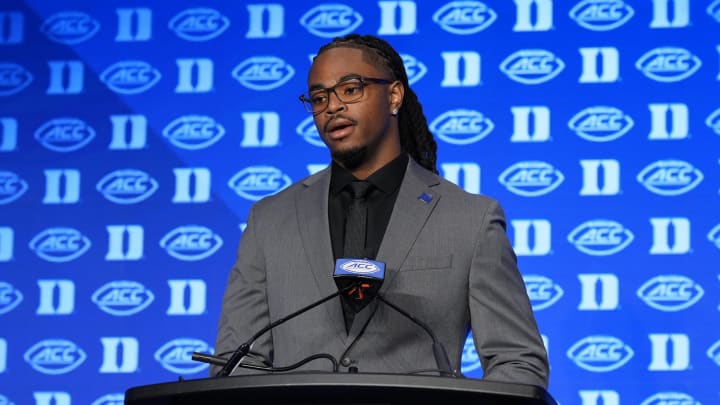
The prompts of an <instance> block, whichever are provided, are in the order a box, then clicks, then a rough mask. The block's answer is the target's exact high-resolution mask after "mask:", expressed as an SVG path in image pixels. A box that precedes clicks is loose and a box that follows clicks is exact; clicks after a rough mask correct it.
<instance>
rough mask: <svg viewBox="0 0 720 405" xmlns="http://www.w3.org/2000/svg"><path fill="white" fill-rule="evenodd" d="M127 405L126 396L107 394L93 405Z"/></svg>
mask: <svg viewBox="0 0 720 405" xmlns="http://www.w3.org/2000/svg"><path fill="white" fill-rule="evenodd" d="M124 403H125V394H107V395H103V396H102V397H100V398H98V399H96V400H95V401H94V402H93V403H92V404H91V405H122V404H124Z"/></svg>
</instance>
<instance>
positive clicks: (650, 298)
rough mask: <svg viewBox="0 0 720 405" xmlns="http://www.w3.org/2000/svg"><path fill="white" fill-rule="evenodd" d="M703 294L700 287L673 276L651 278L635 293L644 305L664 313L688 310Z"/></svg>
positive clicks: (689, 280)
mask: <svg viewBox="0 0 720 405" xmlns="http://www.w3.org/2000/svg"><path fill="white" fill-rule="evenodd" d="M704 294H705V291H704V290H703V289H702V287H701V286H700V285H699V284H697V283H696V282H694V281H693V280H692V279H690V278H688V277H685V276H680V275H675V274H672V275H661V276H657V277H653V278H651V279H650V280H648V281H646V282H645V283H644V284H643V285H642V286H641V287H640V288H639V289H638V291H637V296H638V297H640V299H641V300H643V301H644V302H645V303H646V304H648V305H649V306H651V307H653V308H655V309H658V310H660V311H665V312H676V311H681V310H683V309H686V308H689V307H690V306H692V305H693V304H695V303H696V302H698V301H699V300H700V298H702V296H703V295H704Z"/></svg>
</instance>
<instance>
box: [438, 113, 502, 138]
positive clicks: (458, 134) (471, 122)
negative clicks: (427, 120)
mask: <svg viewBox="0 0 720 405" xmlns="http://www.w3.org/2000/svg"><path fill="white" fill-rule="evenodd" d="M494 128H495V124H493V122H492V121H490V119H489V118H487V117H485V116H484V115H483V114H482V113H480V112H477V111H474V110H463V109H458V110H451V111H448V112H446V113H444V114H442V115H440V116H439V117H437V118H435V119H434V120H433V122H432V123H431V124H430V130H431V131H433V132H434V133H435V134H436V135H437V136H438V138H440V139H442V140H443V141H445V142H447V143H451V144H453V145H468V144H471V143H475V142H477V141H479V140H481V139H483V138H485V137H486V136H488V134H489V133H490V132H492V130H493V129H494Z"/></svg>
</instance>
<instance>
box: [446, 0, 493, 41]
mask: <svg viewBox="0 0 720 405" xmlns="http://www.w3.org/2000/svg"><path fill="white" fill-rule="evenodd" d="M496 18H497V14H496V13H495V11H493V9H491V8H490V7H488V6H486V5H485V4H484V3H482V2H479V1H453V2H450V3H447V4H445V5H444V6H442V7H441V8H440V9H438V10H437V11H436V12H435V14H433V21H435V23H437V24H438V25H439V26H440V28H442V29H444V30H445V31H447V32H451V33H453V34H458V35H470V34H474V33H476V32H480V31H482V30H484V29H485V28H487V27H489V26H490V25H491V24H492V23H493V22H494V21H495V19H496Z"/></svg>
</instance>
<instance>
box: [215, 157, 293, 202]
mask: <svg viewBox="0 0 720 405" xmlns="http://www.w3.org/2000/svg"><path fill="white" fill-rule="evenodd" d="M290 183H292V180H290V177H289V176H288V175H287V174H285V173H283V172H281V171H280V169H277V168H275V167H272V166H251V167H248V168H246V169H243V170H241V171H239V172H237V173H235V175H234V176H233V177H232V178H231V179H230V181H229V182H228V186H230V188H231V189H233V190H234V191H235V193H237V195H239V196H240V197H242V198H245V199H248V200H251V201H259V200H260V199H261V198H263V197H267V196H269V195H272V194H275V193H277V192H279V191H280V190H282V189H284V188H285V187H287V186H289V185H290Z"/></svg>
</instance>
